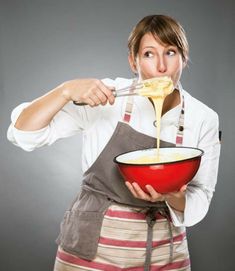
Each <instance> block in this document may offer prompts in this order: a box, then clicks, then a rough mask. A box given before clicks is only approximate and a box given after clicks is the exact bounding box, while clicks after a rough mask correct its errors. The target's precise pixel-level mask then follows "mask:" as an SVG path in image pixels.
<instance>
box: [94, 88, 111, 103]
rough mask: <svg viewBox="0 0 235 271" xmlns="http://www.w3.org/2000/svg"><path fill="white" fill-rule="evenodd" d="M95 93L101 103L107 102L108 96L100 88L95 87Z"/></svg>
mask: <svg viewBox="0 0 235 271" xmlns="http://www.w3.org/2000/svg"><path fill="white" fill-rule="evenodd" d="M93 95H94V96H96V97H97V98H98V99H99V103H100V104H105V103H106V102H107V100H108V98H107V96H106V95H105V93H104V92H103V91H102V90H101V89H100V88H98V89H97V88H95V89H93Z"/></svg>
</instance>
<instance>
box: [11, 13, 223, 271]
mask: <svg viewBox="0 0 235 271" xmlns="http://www.w3.org/2000/svg"><path fill="white" fill-rule="evenodd" d="M128 47H129V62H130V66H131V69H132V71H133V72H134V73H135V74H138V79H139V80H144V79H148V78H152V77H160V76H166V75H167V76H169V77H171V79H172V81H173V83H174V86H175V89H174V91H173V92H172V93H171V94H170V95H168V96H167V97H166V99H165V101H164V104H163V110H162V119H161V145H162V146H164V145H166V146H168V145H171V146H172V145H175V144H176V145H182V144H183V145H184V146H191V147H198V148H201V149H203V150H204V152H205V154H204V156H203V158H202V162H201V166H200V169H199V171H198V173H197V175H196V176H195V177H194V179H193V180H192V181H191V182H190V184H189V185H188V186H187V187H186V186H184V187H182V188H181V189H180V191H176V192H174V193H169V194H165V195H161V194H159V193H158V192H157V191H155V190H154V189H153V188H152V187H151V186H147V187H146V189H147V191H148V192H149V193H145V192H144V191H143V190H141V189H140V187H139V186H138V185H137V184H135V183H134V184H132V185H131V184H130V183H126V184H124V182H122V181H120V179H121V176H120V174H119V172H118V170H117V168H116V166H115V164H114V163H113V157H114V156H116V155H117V154H120V153H122V152H125V151H131V150H136V149H141V148H149V147H154V146H155V141H156V138H155V134H156V127H155V126H156V123H155V112H154V108H153V105H152V103H151V101H150V100H149V99H147V98H144V97H140V96H129V97H128V98H127V97H122V98H121V97H120V98H117V99H115V97H114V96H113V92H112V89H114V88H115V89H119V88H122V87H125V86H129V85H131V84H132V83H133V81H134V80H132V79H124V78H117V79H115V80H111V79H104V80H98V79H75V80H71V81H67V82H65V83H63V84H61V85H59V86H58V87H56V88H55V89H53V90H51V91H50V92H48V93H47V94H46V95H44V96H42V97H39V98H38V99H36V100H34V101H33V102H31V103H24V104H21V105H19V106H18V107H17V108H15V109H14V111H13V113H12V124H11V126H10V127H9V130H8V139H9V140H10V141H11V142H12V143H14V144H16V145H18V146H20V147H21V148H23V149H24V150H26V151H31V150H34V149H35V148H38V147H41V146H43V145H50V144H52V143H53V142H55V141H56V140H57V139H59V138H64V137H68V136H72V135H74V134H76V133H77V132H79V131H81V132H82V135H83V143H84V144H83V153H82V168H83V171H84V175H83V182H82V187H81V191H80V193H79V194H78V196H77V198H76V199H75V200H74V201H73V203H72V204H71V206H70V208H69V209H68V211H67V212H66V213H65V216H64V219H63V221H62V223H61V232H60V235H59V237H58V239H57V243H58V244H59V248H58V252H57V257H56V262H55V269H54V270H56V271H64V270H150V269H151V270H190V257H189V252H188V247H187V238H186V233H185V227H186V226H192V225H194V224H196V223H198V222H199V221H201V220H202V219H203V218H204V216H205V215H206V213H207V211H208V208H209V205H210V201H211V198H212V195H213V192H214V188H215V184H216V180H217V170H218V160H219V152H220V144H219V139H218V116H217V114H216V113H215V112H214V111H213V110H212V109H210V108H208V107H207V106H206V105H204V104H203V103H201V102H199V101H198V100H196V99H195V98H193V97H192V96H191V95H190V94H189V93H188V92H186V91H185V90H183V89H182V87H181V85H180V82H179V80H180V77H181V73H182V70H183V68H184V67H185V65H186V64H187V59H188V43H187V39H186V36H185V33H184V30H183V28H182V27H181V25H180V24H179V23H178V22H176V21H175V20H174V19H173V18H171V17H168V16H164V15H153V16H147V17H145V18H143V19H142V20H141V21H140V22H139V23H138V24H137V25H136V27H135V28H134V29H133V31H132V32H131V34H130V37H129V42H128ZM73 101H75V102H76V103H85V104H87V106H75V105H74V104H73ZM99 105H103V106H99ZM127 188H128V189H127Z"/></svg>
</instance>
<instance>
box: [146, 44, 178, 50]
mask: <svg viewBox="0 0 235 271" xmlns="http://www.w3.org/2000/svg"><path fill="white" fill-rule="evenodd" d="M169 47H174V48H177V46H176V45H171V44H169V45H166V46H165V48H169ZM148 48H151V49H155V48H156V47H155V46H145V47H144V48H143V49H148Z"/></svg>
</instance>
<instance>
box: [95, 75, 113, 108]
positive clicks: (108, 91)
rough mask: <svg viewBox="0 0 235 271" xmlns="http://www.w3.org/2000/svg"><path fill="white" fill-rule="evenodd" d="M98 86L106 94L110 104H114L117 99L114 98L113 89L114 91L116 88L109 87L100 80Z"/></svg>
mask: <svg viewBox="0 0 235 271" xmlns="http://www.w3.org/2000/svg"><path fill="white" fill-rule="evenodd" d="M97 86H98V87H99V89H100V90H101V91H102V92H103V93H104V94H105V96H106V97H107V99H108V101H109V103H110V104H114V101H115V97H114V95H113V92H112V89H114V88H113V87H107V86H106V85H104V84H103V83H102V81H100V80H99V81H98V82H97Z"/></svg>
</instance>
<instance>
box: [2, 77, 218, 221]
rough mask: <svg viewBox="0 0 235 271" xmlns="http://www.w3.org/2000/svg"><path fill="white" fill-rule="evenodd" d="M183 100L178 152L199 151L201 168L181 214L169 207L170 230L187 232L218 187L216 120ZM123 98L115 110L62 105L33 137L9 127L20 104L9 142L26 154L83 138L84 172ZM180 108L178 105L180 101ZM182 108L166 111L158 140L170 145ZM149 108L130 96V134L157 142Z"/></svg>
mask: <svg viewBox="0 0 235 271" xmlns="http://www.w3.org/2000/svg"><path fill="white" fill-rule="evenodd" d="M102 81H103V83H104V84H106V85H107V86H113V87H115V88H116V89H119V88H123V87H126V86H128V85H130V84H131V83H132V82H133V80H132V79H124V78H116V79H115V80H111V79H108V78H107V79H103V80H102ZM180 95H181V98H182V95H183V96H184V101H185V114H184V138H183V146H187V147H197V148H200V149H203V150H204V152H205V153H204V155H203V157H202V161H201V165H200V168H199V170H198V172H197V174H196V176H195V177H194V178H193V180H192V181H191V182H190V183H189V185H188V187H187V190H186V206H185V210H184V212H183V213H182V212H178V211H176V210H174V209H173V208H171V207H170V206H169V205H168V206H169V209H170V213H171V217H172V222H173V224H174V225H175V226H192V225H194V224H196V223H198V222H199V221H201V220H202V219H203V218H204V216H205V215H206V213H207V211H208V208H209V205H210V202H211V199H212V196H213V192H214V189H215V185H216V182H217V173H218V163H219V154H220V142H219V136H218V130H219V120H218V115H217V113H216V112H214V111H213V110H212V109H210V108H209V107H208V106H206V105H205V104H203V103H201V102H200V101H198V100H197V99H195V98H193V97H192V96H191V95H190V94H189V93H188V92H186V91H185V90H183V89H182V87H180ZM126 99H127V97H119V98H116V100H115V103H114V105H109V104H107V105H105V106H101V105H100V106H97V107H93V108H92V107H90V106H76V105H74V104H73V103H72V102H69V103H67V104H66V105H65V106H64V107H63V108H62V110H60V111H59V112H58V113H57V114H56V115H55V116H54V118H53V119H52V121H51V123H50V124H49V125H48V126H47V127H44V128H42V129H40V130H37V131H21V130H18V129H17V128H15V127H14V124H15V122H16V120H17V118H18V116H19V115H20V113H21V112H22V110H23V109H24V108H25V107H27V106H28V105H29V104H30V103H22V104H20V105H19V106H17V107H16V108H15V109H14V110H13V112H12V114H11V121H12V123H11V125H10V127H9V129H8V132H7V137H8V140H9V141H11V142H12V143H13V144H15V145H16V146H19V147H21V148H22V149H24V150H25V151H33V150H34V149H36V148H39V147H42V146H45V145H51V144H52V143H54V142H55V141H56V140H58V139H61V138H66V137H69V136H72V135H75V134H76V133H78V132H81V133H82V138H83V142H82V147H83V148H82V170H83V172H85V171H86V170H87V169H88V168H89V167H90V166H91V165H92V164H93V162H94V161H95V160H96V158H97V157H98V155H99V154H100V153H101V151H102V150H103V148H104V147H105V145H106V144H107V143H108V141H109V139H110V137H111V135H112V134H113V132H114V130H115V128H116V125H117V122H118V121H121V120H122V117H123V114H124V112H125V106H126ZM181 102H182V99H181ZM180 112H181V104H180V105H178V106H176V107H175V108H173V109H171V110H169V111H168V112H167V113H165V114H164V115H163V116H162V119H161V134H160V138H161V139H162V140H164V141H168V142H171V143H175V139H176V134H177V128H178V121H179V115H180ZM155 119H156V116H155V111H154V107H153V106H152V104H151V102H150V101H149V99H147V98H146V97H141V96H135V97H134V104H133V111H132V116H131V120H130V123H129V124H130V125H131V127H132V128H134V129H135V130H137V131H139V132H141V133H144V134H147V135H149V136H153V137H156V127H155V126H154V124H153V123H154V121H155Z"/></svg>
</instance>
